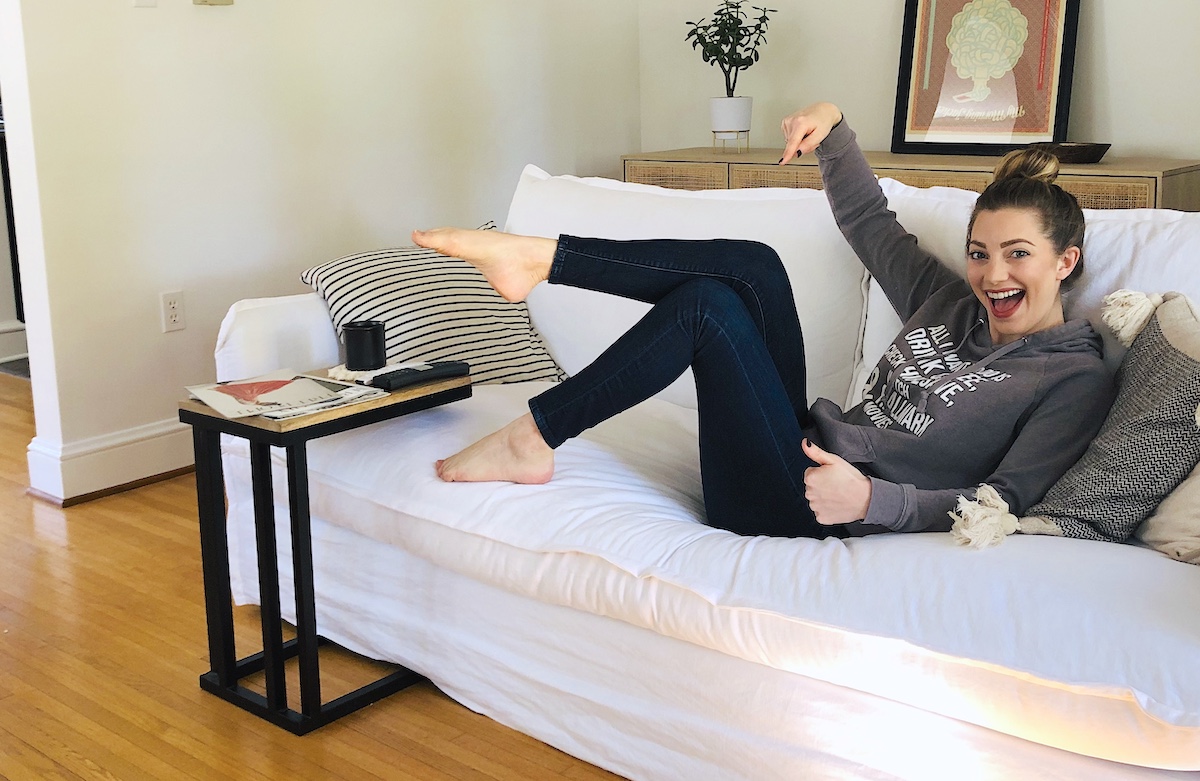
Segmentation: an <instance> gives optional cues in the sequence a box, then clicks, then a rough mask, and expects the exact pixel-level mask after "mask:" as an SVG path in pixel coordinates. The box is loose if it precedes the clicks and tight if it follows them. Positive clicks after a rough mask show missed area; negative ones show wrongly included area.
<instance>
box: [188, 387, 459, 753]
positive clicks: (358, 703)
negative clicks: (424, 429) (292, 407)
mask: <svg viewBox="0 0 1200 781" xmlns="http://www.w3.org/2000/svg"><path fill="white" fill-rule="evenodd" d="M434 388H437V389H436V390H435V389H434ZM434 388H430V389H429V391H428V392H426V393H415V394H405V393H403V392H401V393H397V394H394V395H393V396H392V397H390V398H389V399H388V400H387V402H385V403H384V404H381V405H377V406H374V407H372V406H370V405H363V407H361V408H359V407H353V408H347V409H346V410H345V411H344V413H343V414H341V415H338V416H336V417H335V418H327V417H326V418H322V417H317V418H316V419H314V420H313V422H312V423H311V424H310V425H300V426H295V425H294V424H293V425H284V424H279V423H268V422H266V421H263V420H256V419H251V420H243V419H230V418H225V417H224V416H221V415H219V414H217V413H214V412H213V411H212V410H211V409H209V408H207V407H204V406H203V405H200V404H198V403H195V402H191V401H187V402H183V403H181V404H180V410H179V419H180V420H181V421H182V422H184V423H188V424H190V425H191V426H192V431H193V444H194V445H195V449H196V491H197V498H198V504H199V514H200V544H201V556H202V558H203V563H202V565H203V572H204V595H205V610H206V615H207V619H208V652H209V659H210V662H209V664H210V665H211V668H212V669H211V670H210V671H209V672H207V673H205V674H204V675H201V676H200V687H201V688H202V689H204V690H205V691H207V692H210V693H212V694H215V695H216V696H218V697H220V698H222V699H224V700H226V701H228V702H230V703H233V704H234V705H236V706H238V707H239V708H242V709H244V710H246V711H249V712H250V713H253V714H254V715H256V716H258V717H260V718H262V719H266V720H267V721H269V722H271V723H272V724H276V725H278V726H279V727H282V728H283V729H286V730H288V731H289V732H292V733H294V734H296V735H305V734H307V733H309V732H312V731H313V730H314V729H317V728H319V727H321V726H323V725H325V724H328V723H330V722H331V721H335V720H337V719H339V718H341V717H342V716H345V715H347V714H350V713H354V712H355V711H358V710H361V709H362V708H365V707H367V706H368V705H371V704H372V703H375V702H378V701H379V700H381V699H383V698H384V697H387V696H388V695H390V694H393V693H394V692H397V691H400V690H401V689H404V688H406V687H408V686H411V685H413V684H414V683H418V682H420V681H423V680H425V678H424V676H422V675H421V674H420V673H417V672H414V671H413V670H409V669H407V668H405V667H400V666H397V669H395V670H394V671H393V672H391V673H390V674H387V675H385V676H383V677H382V678H379V679H377V680H375V681H373V682H371V683H368V684H367V685H365V686H362V687H360V688H358V689H355V690H354V691H352V692H349V693H347V694H343V695H342V696H340V697H337V698H336V699H334V700H332V701H330V702H327V703H323V702H322V701H321V674H320V655H319V653H318V646H320V645H322V644H325V643H328V642H329V641H327V640H326V639H324V638H322V637H321V636H320V635H319V634H317V614H316V589H315V583H314V575H313V550H312V517H311V510H310V506H309V485H308V455H307V450H306V443H307V442H308V441H309V440H311V439H316V438H319V437H324V436H328V435H330V434H337V433H340V432H343V431H349V430H351V429H354V428H358V427H360V426H366V425H371V424H373V423H380V422H382V421H384V420H391V419H392V418H396V417H399V416H400V415H407V414H409V413H412V412H418V411H420V410H424V409H429V408H430V407H436V406H438V405H440V404H446V403H449V402H452V401H457V400H459V399H465V398H469V397H470V395H471V386H470V383H469V380H467V379H466V378H461V379H460V380H459V381H457V382H454V381H445V382H444V383H441V384H439V385H436V386H434ZM222 433H226V434H231V435H233V436H237V437H242V438H243V439H245V440H247V441H248V442H249V445H250V476H251V482H252V487H251V490H252V493H253V496H254V528H255V542H256V545H257V554H258V587H259V607H260V610H261V619H262V639H263V650H262V651H261V652H259V653H256V654H251V655H249V656H247V657H245V658H243V659H238V658H237V657H236V654H235V637H234V626H233V598H232V594H231V591H230V588H229V575H230V572H229V570H230V561H229V539H228V532H227V531H226V514H225V485H224V475H223V470H222V465H221V452H220V437H221V434H222ZM272 446H276V447H282V448H285V449H286V450H287V479H288V507H289V509H290V516H291V537H292V567H293V575H294V578H295V591H296V637H295V639H292V640H289V641H287V642H286V643H285V642H283V616H282V614H281V609H280V598H279V552H278V540H277V538H276V537H277V535H276V531H275V496H274V493H275V492H274V486H273V483H272V480H271V447H272ZM293 657H297V658H298V663H299V668H300V708H301V710H300V711H296V710H293V709H292V708H289V707H288V696H287V678H286V675H285V667H284V663H285V662H286V661H287V660H288V659H291V658H293ZM259 672H262V673H264V676H265V679H266V680H265V685H266V696H265V697H264V696H263V695H262V694H259V693H258V692H257V691H254V690H251V689H249V688H247V687H246V686H243V685H242V684H241V683H240V681H241V680H242V679H243V678H246V677H247V676H251V675H255V674H257V673H259Z"/></svg>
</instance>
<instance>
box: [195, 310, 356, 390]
mask: <svg viewBox="0 0 1200 781" xmlns="http://www.w3.org/2000/svg"><path fill="white" fill-rule="evenodd" d="M214 358H215V359H216V364H217V380H218V381H221V382H224V381H226V380H239V379H245V378H246V377H255V376H258V375H260V374H266V373H268V372H272V371H276V370H278V369H295V370H297V371H309V370H312V369H319V368H323V367H327V366H334V365H336V364H337V363H338V362H339V361H340V358H339V350H338V339H337V334H336V333H335V331H334V328H333V320H332V318H331V317H330V316H329V309H328V308H326V306H325V301H324V299H322V298H321V296H320V295H318V294H316V293H303V294H300V295H295V296H275V297H272V298H247V299H243V300H241V301H238V302H236V303H235V304H234V305H233V306H231V307H230V308H229V312H227V313H226V315H225V319H224V320H222V321H221V330H220V332H219V333H218V334H217V347H216V350H215V351H214Z"/></svg>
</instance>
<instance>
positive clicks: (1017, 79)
mask: <svg viewBox="0 0 1200 781" xmlns="http://www.w3.org/2000/svg"><path fill="white" fill-rule="evenodd" d="M1077 21H1078V0H967V1H966V2H964V0H908V4H907V7H906V10H905V20H904V38H903V41H902V47H901V62H900V79H899V84H898V87H897V96H896V124H895V127H894V132H893V139H892V151H894V152H941V153H991V154H998V153H1001V152H1004V151H1007V150H1008V149H1013V148H1016V147H1019V146H1023V145H1025V144H1029V143H1035V142H1053V141H1062V140H1064V138H1065V136H1066V122H1067V108H1068V104H1069V101H1070V84H1071V68H1072V64H1073V60H1074V51H1075V31H1076V27H1077Z"/></svg>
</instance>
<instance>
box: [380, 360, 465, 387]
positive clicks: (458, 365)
mask: <svg viewBox="0 0 1200 781" xmlns="http://www.w3.org/2000/svg"><path fill="white" fill-rule="evenodd" d="M470 373H471V366H470V364H468V363H466V362H465V361H438V362H436V363H430V364H429V368H427V369H412V368H405V369H396V370H395V371H391V372H384V373H383V374H376V375H375V376H374V377H372V378H371V385H372V386H374V387H376V388H383V389H384V390H389V391H394V390H399V389H400V388H407V387H408V386H410V385H420V384H421V383H423V382H429V381H431V380H443V379H445V378H447V377H462V376H463V375H466V374H470Z"/></svg>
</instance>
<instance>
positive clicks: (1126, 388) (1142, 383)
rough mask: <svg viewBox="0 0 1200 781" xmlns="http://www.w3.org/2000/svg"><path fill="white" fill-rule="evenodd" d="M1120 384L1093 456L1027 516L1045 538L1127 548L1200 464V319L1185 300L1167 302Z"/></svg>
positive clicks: (1134, 348)
mask: <svg viewBox="0 0 1200 781" xmlns="http://www.w3.org/2000/svg"><path fill="white" fill-rule="evenodd" d="M1117 384H1118V392H1117V400H1116V401H1115V402H1114V403H1113V407H1112V410H1111V411H1110V412H1109V415H1108V417H1107V418H1106V419H1105V421H1104V425H1103V427H1102V428H1101V429H1100V433H1099V434H1098V435H1097V436H1096V438H1095V440H1093V441H1092V443H1091V445H1090V446H1089V447H1088V449H1087V452H1085V453H1084V454H1083V457H1082V458H1081V459H1079V461H1078V463H1076V464H1075V465H1074V466H1073V467H1071V469H1070V470H1068V471H1067V473H1066V474H1065V475H1063V477H1062V479H1060V480H1059V481H1058V482H1057V483H1055V484H1054V485H1053V486H1052V487H1051V488H1050V490H1049V491H1048V492H1047V493H1046V496H1045V498H1044V499H1043V500H1042V501H1041V502H1039V503H1038V504H1037V505H1035V506H1034V507H1032V508H1030V510H1029V512H1028V513H1027V518H1036V519H1040V520H1042V521H1045V522H1046V523H1047V524H1048V527H1047V528H1045V529H1044V533H1048V534H1061V535H1063V536H1066V537H1079V538H1083V539H1090V540H1107V541H1112V542H1124V541H1125V540H1127V539H1129V537H1130V535H1132V534H1133V532H1134V530H1135V529H1137V527H1138V525H1139V524H1141V522H1142V521H1144V520H1145V519H1146V518H1147V517H1148V516H1149V515H1150V514H1151V513H1152V512H1154V509H1155V508H1156V507H1157V506H1158V504H1159V503H1160V502H1161V501H1162V500H1163V499H1164V498H1165V497H1166V496H1167V494H1169V493H1171V491H1173V490H1174V489H1175V487H1176V486H1178V485H1179V484H1180V483H1182V482H1183V480H1184V478H1186V477H1187V476H1188V473H1190V472H1191V471H1192V469H1193V467H1195V466H1196V464H1197V461H1200V317H1198V316H1197V314H1196V311H1195V309H1194V308H1193V307H1192V304H1191V302H1190V301H1189V300H1188V299H1187V297H1185V296H1182V295H1180V294H1178V293H1168V294H1166V295H1165V296H1164V297H1163V303H1162V304H1161V305H1159V306H1158V308H1157V309H1155V310H1154V314H1153V316H1152V317H1151V318H1150V321H1149V322H1148V323H1147V324H1146V326H1145V328H1143V329H1142V331H1141V332H1140V333H1139V334H1138V335H1137V337H1136V338H1135V339H1134V340H1133V344H1132V345H1131V346H1130V348H1129V352H1128V353H1126V354H1125V358H1124V360H1123V361H1122V363H1121V368H1120V370H1119V371H1118V372H1117ZM1024 530H1025V523H1024V522H1023V523H1022V531H1024Z"/></svg>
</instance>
